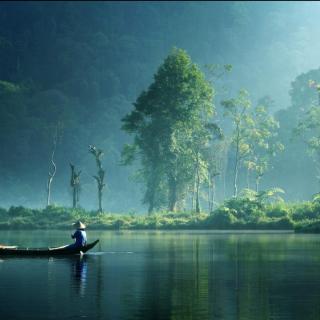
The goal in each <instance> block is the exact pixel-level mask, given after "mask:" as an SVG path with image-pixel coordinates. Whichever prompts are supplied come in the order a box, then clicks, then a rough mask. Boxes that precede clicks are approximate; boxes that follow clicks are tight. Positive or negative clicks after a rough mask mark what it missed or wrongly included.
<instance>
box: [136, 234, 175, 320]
mask: <svg viewBox="0 0 320 320" xmlns="http://www.w3.org/2000/svg"><path fill="white" fill-rule="evenodd" d="M146 250H147V257H146V260H145V261H146V263H145V266H144V280H143V284H142V286H143V287H142V290H143V295H144V299H142V300H141V302H140V303H141V306H140V308H139V313H142V314H139V317H141V318H143V319H171V316H170V312H171V310H172V298H171V296H172V291H173V290H174V288H173V277H174V273H175V261H176V259H175V250H174V243H173V239H170V242H169V244H167V242H166V237H164V238H163V241H159V238H158V237H157V235H151V236H149V237H148V246H147V248H146ZM165 262H166V263H165Z"/></svg>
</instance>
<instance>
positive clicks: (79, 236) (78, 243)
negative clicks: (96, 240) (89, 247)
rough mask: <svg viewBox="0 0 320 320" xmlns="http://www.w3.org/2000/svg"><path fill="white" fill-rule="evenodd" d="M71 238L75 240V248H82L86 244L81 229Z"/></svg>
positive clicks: (85, 237)
mask: <svg viewBox="0 0 320 320" xmlns="http://www.w3.org/2000/svg"><path fill="white" fill-rule="evenodd" d="M71 237H72V239H76V242H75V243H74V246H75V247H84V246H85V245H86V244H87V234H86V232H85V231H84V230H82V229H78V230H77V231H76V232H75V233H74V234H73V235H72V236H71Z"/></svg>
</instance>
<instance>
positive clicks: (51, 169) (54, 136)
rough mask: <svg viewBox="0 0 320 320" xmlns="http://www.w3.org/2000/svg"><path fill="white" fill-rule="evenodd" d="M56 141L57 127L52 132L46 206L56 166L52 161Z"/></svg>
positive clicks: (48, 204)
mask: <svg viewBox="0 0 320 320" xmlns="http://www.w3.org/2000/svg"><path fill="white" fill-rule="evenodd" d="M57 142H58V128H57V127H56V129H55V132H54V134H53V146H52V153H51V161H50V164H51V166H52V168H49V172H48V181H47V206H50V201H51V183H52V180H53V178H54V176H55V174H56V172H57V166H56V164H55V162H54V154H55V152H56V148H57Z"/></svg>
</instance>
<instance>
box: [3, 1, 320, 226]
mask: <svg viewBox="0 0 320 320" xmlns="http://www.w3.org/2000/svg"><path fill="white" fill-rule="evenodd" d="M288 10H289V12H290V13H291V15H288V14H287V13H288ZM311 10H312V8H311V7H310V4H308V5H306V6H304V7H303V9H301V8H300V7H299V6H298V4H295V3H291V4H290V7H289V8H287V7H286V5H285V4H284V3H281V2H277V3H268V4H266V3H263V2H262V3H261V4H258V3H254V4H250V3H249V2H227V3H216V2H214V3H213V2H212V3H206V2H181V3H179V2H175V3H170V2H163V3H161V2H145V3H130V2H120V3H116V2H101V3H100V2H90V3H88V2H77V3H74V2H53V3H45V2H39V3H37V2H32V1H31V2H23V3H20V4H19V5H12V3H10V2H1V3H0V58H1V59H0V70H1V72H0V106H1V113H0V123H1V125H0V146H1V154H0V206H1V207H2V209H0V228H1V229H6V228H50V227H51V226H52V225H54V226H55V227H56V228H62V229H63V228H68V226H70V224H71V223H72V221H74V220H75V219H81V220H83V221H85V222H86V223H87V224H88V225H89V226H90V227H91V228H93V229H94V228H96V229H99V228H101V229H259V230H263V229H277V230H283V229H286V230H295V231H297V232H319V231H320V193H319V185H320V184H319V182H320V66H319V63H318V58H317V49H320V48H317V47H318V46H319V45H318V44H317V43H316V42H317V37H316V33H312V32H311V31H312V30H313V27H314V24H315V23H316V22H315V20H316V19H309V20H308V21H307V22H306V21H304V19H303V18H304V17H307V16H310V12H311ZM169 13H170V14H169ZM270 19H272V24H271V23H270V22H268V21H270ZM302 23H304V24H302ZM275 25H276V27H277V28H278V29H280V30H281V32H271V31H272V26H273V28H275V27H274V26H275ZM309 43H310V44H311V43H314V46H313V47H312V50H311V49H310V50H309V49H306V48H309V47H308V46H309Z"/></svg>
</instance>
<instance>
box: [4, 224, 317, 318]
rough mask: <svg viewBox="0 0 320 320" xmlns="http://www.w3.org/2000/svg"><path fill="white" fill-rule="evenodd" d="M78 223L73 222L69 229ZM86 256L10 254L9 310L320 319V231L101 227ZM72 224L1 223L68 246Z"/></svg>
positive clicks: (40, 241) (29, 239)
mask: <svg viewBox="0 0 320 320" xmlns="http://www.w3.org/2000/svg"><path fill="white" fill-rule="evenodd" d="M70 233H71V230H70ZM88 236H89V238H90V240H95V239H97V238H99V239H100V245H98V246H97V247H96V248H94V249H93V250H92V252H91V253H88V254H87V255H85V256H84V257H83V258H80V257H78V256H75V257H70V258H13V257H11V258H1V257H0V318H1V320H2V319H3V320H7V319H8V320H9V319H10V320H11V319H83V318H84V319H111V320H114V319H175V320H178V319H201V320H204V319H226V320H228V319H243V320H248V319H254V320H259V319H299V320H301V319H304V320H307V319H320V303H319V302H320V236H318V235H295V234H277V233H269V234H267V233H221V232H198V231H197V232H191V231H186V232H181V231H180V232H144V231H135V232H97V231H88ZM69 238H70V234H69V232H65V231H26V232H22V231H18V232H13V231H10V232H9V231H0V243H6V244H16V245H22V246H31V247H43V246H59V245H63V244H66V243H68V242H69V241H70V240H71V239H69Z"/></svg>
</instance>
